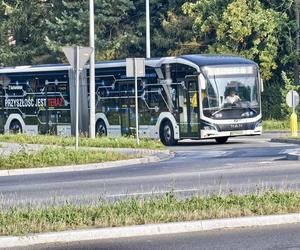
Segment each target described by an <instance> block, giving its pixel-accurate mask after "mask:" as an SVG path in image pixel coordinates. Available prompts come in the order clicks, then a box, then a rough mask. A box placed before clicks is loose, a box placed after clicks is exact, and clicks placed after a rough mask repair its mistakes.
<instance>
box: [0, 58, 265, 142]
mask: <svg viewBox="0 0 300 250" xmlns="http://www.w3.org/2000/svg"><path fill="white" fill-rule="evenodd" d="M145 65H146V75H145V77H143V78H139V79H138V110H139V135H140V137H141V138H153V139H160V140H161V141H162V142H163V143H164V144H165V145H174V144H175V143H176V142H177V141H178V140H182V139H215V140H216V141H217V142H218V143H226V141H227V140H228V138H229V137H235V136H245V135H260V134H261V133H262V124H261V118H262V114H261V91H262V89H263V88H262V81H261V79H260V76H259V68H258V66H257V64H256V63H254V62H253V61H250V60H247V59H244V58H241V57H236V56H217V55H186V56H179V57H165V58H156V59H146V61H145ZM80 78H81V81H80V131H81V132H82V133H88V127H89V124H88V120H89V119H88V115H89V110H88V109H89V107H88V99H89V86H88V85H89V84H88V83H89V68H88V67H86V68H85V70H84V71H83V73H82V74H81V77H80ZM134 84H135V82H134V78H127V77H126V61H125V60H122V61H109V62H98V63H96V65H95V89H96V93H95V95H96V124H95V126H96V132H97V135H98V136H110V137H117V136H130V135H134V134H135V129H136V128H135V126H136V125H135V85H134ZM75 94H76V93H75V81H74V75H73V72H72V70H71V67H70V66H68V65H39V66H22V67H4V68H0V133H8V132H13V133H16V132H23V133H27V134H38V133H41V134H46V133H47V134H58V135H64V136H70V135H71V134H74V131H75V130H74V127H75V125H74V119H75Z"/></svg>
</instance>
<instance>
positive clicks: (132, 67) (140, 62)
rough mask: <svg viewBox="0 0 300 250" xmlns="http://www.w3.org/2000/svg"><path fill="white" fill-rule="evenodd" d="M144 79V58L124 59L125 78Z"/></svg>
mask: <svg viewBox="0 0 300 250" xmlns="http://www.w3.org/2000/svg"><path fill="white" fill-rule="evenodd" d="M135 71H136V76H137V77H145V58H127V59H126V76H127V77H135Z"/></svg>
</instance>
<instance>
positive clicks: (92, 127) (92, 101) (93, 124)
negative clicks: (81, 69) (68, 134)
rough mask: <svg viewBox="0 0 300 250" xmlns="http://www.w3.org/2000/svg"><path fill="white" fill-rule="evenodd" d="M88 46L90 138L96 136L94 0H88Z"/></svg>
mask: <svg viewBox="0 0 300 250" xmlns="http://www.w3.org/2000/svg"><path fill="white" fill-rule="evenodd" d="M90 47H91V48H92V49H93V52H92V54H91V57H90V138H92V139H94V138H95V137H96V118H95V113H96V111H95V109H96V101H95V17H94V0H90Z"/></svg>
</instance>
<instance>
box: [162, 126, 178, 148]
mask: <svg viewBox="0 0 300 250" xmlns="http://www.w3.org/2000/svg"><path fill="white" fill-rule="evenodd" d="M160 140H161V142H162V143H163V144H164V145H166V146H172V145H175V144H176V143H177V140H175V139H174V129H173V126H172V123H171V122H170V121H165V122H164V123H163V124H162V125H161V127H160Z"/></svg>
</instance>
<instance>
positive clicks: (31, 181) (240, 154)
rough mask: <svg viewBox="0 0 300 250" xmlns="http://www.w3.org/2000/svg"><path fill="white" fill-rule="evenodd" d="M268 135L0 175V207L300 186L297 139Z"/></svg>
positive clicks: (183, 195)
mask: <svg viewBox="0 0 300 250" xmlns="http://www.w3.org/2000/svg"><path fill="white" fill-rule="evenodd" d="M271 136H272V135H264V136H260V137H240V138H231V139H230V140H229V143H228V144H225V145H218V144H216V143H215V142H214V141H186V142H182V143H180V144H179V145H178V146H176V147H172V148H170V149H171V150H173V151H175V152H176V155H175V157H174V158H173V159H171V160H168V161H164V162H160V163H154V164H145V165H135V166H127V167H121V168H114V169H103V170H96V171H83V172H69V173H56V174H42V175H29V176H28V175H27V176H12V177H0V204H1V205H2V208H6V207H10V206H17V205H18V206H20V205H28V204H29V203H30V204H31V205H43V204H49V203H52V204H53V203H54V204H55V203H61V202H64V201H66V200H68V201H69V202H76V203H87V202H94V201H96V200H98V199H99V198H106V199H118V198H124V197H128V196H149V195H159V194H163V193H165V192H170V191H173V192H174V193H176V194H177V195H178V196H179V197H188V196H190V195H194V194H204V195H205V194H211V193H227V192H232V191H234V192H238V193H245V192H252V191H257V190H266V189H270V188H271V187H275V188H277V189H285V190H286V189H289V190H290V189H299V187H300V162H299V161H286V160H284V159H283V158H284V156H285V155H286V153H287V152H289V151H293V150H295V148H298V147H299V146H297V145H290V144H279V143H271V142H269V140H270V138H271Z"/></svg>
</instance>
